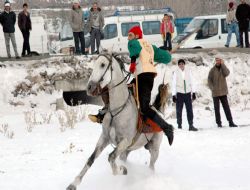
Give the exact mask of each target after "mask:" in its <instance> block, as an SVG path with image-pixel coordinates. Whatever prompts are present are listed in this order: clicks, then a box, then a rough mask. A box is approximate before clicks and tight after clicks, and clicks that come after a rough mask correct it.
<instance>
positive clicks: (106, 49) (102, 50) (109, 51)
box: [99, 48, 113, 55]
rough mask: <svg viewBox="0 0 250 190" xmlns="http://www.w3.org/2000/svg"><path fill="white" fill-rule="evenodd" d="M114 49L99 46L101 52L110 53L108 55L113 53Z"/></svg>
mask: <svg viewBox="0 0 250 190" xmlns="http://www.w3.org/2000/svg"><path fill="white" fill-rule="evenodd" d="M112 49H113V48H99V50H100V53H101V54H108V55H112V52H113V51H112Z"/></svg>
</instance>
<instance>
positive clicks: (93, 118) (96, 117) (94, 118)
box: [88, 107, 107, 123]
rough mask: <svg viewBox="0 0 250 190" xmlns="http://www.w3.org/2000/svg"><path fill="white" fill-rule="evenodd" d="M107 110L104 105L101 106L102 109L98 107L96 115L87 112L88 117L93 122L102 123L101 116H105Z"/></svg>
mask: <svg viewBox="0 0 250 190" xmlns="http://www.w3.org/2000/svg"><path fill="white" fill-rule="evenodd" d="M106 112H107V108H106V107H103V108H102V109H100V110H99V111H98V114H97V115H91V114H89V115H88V118H89V119H90V120H91V121H92V122H94V123H102V121H103V118H104V116H105V113H106Z"/></svg>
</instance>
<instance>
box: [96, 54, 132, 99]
mask: <svg viewBox="0 0 250 190" xmlns="http://www.w3.org/2000/svg"><path fill="white" fill-rule="evenodd" d="M101 56H103V57H105V58H106V59H107V60H108V61H109V63H108V66H107V68H106V70H105V71H104V73H103V74H102V76H101V78H100V79H99V80H98V83H100V82H102V81H103V80H104V76H105V74H106V73H107V71H108V69H109V68H110V71H111V79H110V81H109V83H108V84H110V83H111V81H112V80H113V67H112V57H113V55H111V56H108V55H106V54H100V55H99V56H98V57H97V59H98V58H99V57H101ZM114 58H115V59H116V57H115V56H114ZM121 69H122V71H123V72H125V73H127V75H126V76H125V77H124V79H123V80H121V81H120V82H119V83H117V84H116V85H114V86H112V87H111V88H109V89H107V90H105V91H103V92H101V93H100V94H99V95H101V94H103V93H106V92H107V91H110V90H111V89H114V88H116V87H118V86H119V85H121V84H122V83H123V82H124V81H128V80H129V78H130V76H131V73H130V72H127V71H126V70H125V69H124V68H121Z"/></svg>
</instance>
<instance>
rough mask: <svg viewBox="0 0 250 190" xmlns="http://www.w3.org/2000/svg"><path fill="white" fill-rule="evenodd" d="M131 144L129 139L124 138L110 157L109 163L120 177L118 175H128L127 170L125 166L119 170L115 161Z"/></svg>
mask: <svg viewBox="0 0 250 190" xmlns="http://www.w3.org/2000/svg"><path fill="white" fill-rule="evenodd" d="M130 144H131V141H128V140H127V138H124V139H123V140H122V141H121V142H120V143H119V144H118V145H117V147H116V148H115V149H114V151H113V152H112V153H111V154H110V155H109V163H110V165H111V168H112V170H113V174H114V175H118V174H122V175H126V174H127V168H126V167H125V166H120V167H119V168H118V166H117V164H116V162H115V161H116V158H117V157H118V156H120V154H121V153H122V152H124V151H125V150H126V149H127V148H128V146H129V145H130Z"/></svg>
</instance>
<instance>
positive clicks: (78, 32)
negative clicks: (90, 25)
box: [70, 0, 85, 55]
mask: <svg viewBox="0 0 250 190" xmlns="http://www.w3.org/2000/svg"><path fill="white" fill-rule="evenodd" d="M82 15H83V11H82V9H81V6H80V3H79V0H74V1H73V6H72V10H71V12H70V24H71V27H72V31H73V36H74V41H75V54H76V55H81V54H85V38H84V31H83V28H84V19H83V16H82ZM79 42H80V43H81V50H80V47H79Z"/></svg>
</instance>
